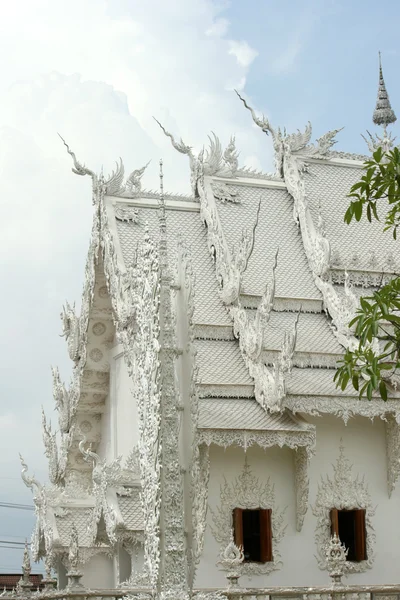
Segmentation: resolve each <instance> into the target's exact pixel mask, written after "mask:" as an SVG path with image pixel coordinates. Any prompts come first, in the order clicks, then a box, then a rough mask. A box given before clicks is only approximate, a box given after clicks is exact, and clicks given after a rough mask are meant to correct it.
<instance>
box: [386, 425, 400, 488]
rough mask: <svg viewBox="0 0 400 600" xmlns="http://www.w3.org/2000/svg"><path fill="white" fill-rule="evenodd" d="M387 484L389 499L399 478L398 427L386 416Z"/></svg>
mask: <svg viewBox="0 0 400 600" xmlns="http://www.w3.org/2000/svg"><path fill="white" fill-rule="evenodd" d="M385 432H386V460H387V483H388V493H389V498H390V497H391V495H392V492H393V491H394V489H395V487H396V483H397V481H398V479H399V477H400V425H399V423H398V422H396V419H395V418H394V417H393V416H391V415H388V416H387V417H386V420H385Z"/></svg>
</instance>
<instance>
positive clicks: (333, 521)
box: [330, 508, 339, 537]
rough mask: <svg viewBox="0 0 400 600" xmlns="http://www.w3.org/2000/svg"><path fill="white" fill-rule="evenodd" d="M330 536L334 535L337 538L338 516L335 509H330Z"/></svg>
mask: <svg viewBox="0 0 400 600" xmlns="http://www.w3.org/2000/svg"><path fill="white" fill-rule="evenodd" d="M330 514H331V535H334V534H335V533H336V535H337V536H338V537H339V514H338V509H337V508H332V510H331V513H330Z"/></svg>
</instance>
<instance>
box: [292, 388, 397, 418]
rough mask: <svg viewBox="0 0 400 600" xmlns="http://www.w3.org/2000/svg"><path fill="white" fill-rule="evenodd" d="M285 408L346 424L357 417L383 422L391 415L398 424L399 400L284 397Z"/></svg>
mask: <svg viewBox="0 0 400 600" xmlns="http://www.w3.org/2000/svg"><path fill="white" fill-rule="evenodd" d="M284 406H285V408H288V409H289V410H291V411H292V412H293V413H294V414H296V413H305V414H307V415H311V416H313V417H319V416H321V415H322V414H330V415H334V416H335V417H339V418H341V419H343V421H344V423H346V424H347V423H348V421H349V419H350V418H351V417H354V416H355V415H359V416H360V417H366V418H368V419H371V421H372V420H373V419H375V418H376V417H380V418H381V419H383V420H385V419H386V417H387V415H393V416H394V418H395V420H396V422H397V423H400V402H399V400H387V401H386V402H384V401H383V400H381V399H380V398H378V397H375V398H373V400H372V401H371V402H369V401H368V400H365V399H364V400H359V399H358V398H354V397H353V398H351V397H343V398H338V397H337V396H336V397H335V396H292V395H288V396H286V398H285V400H284Z"/></svg>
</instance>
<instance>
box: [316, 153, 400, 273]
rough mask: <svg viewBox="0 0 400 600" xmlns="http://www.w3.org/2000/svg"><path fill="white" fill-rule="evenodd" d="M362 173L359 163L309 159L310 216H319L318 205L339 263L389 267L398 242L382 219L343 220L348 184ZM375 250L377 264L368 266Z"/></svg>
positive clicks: (398, 265)
mask: <svg viewBox="0 0 400 600" xmlns="http://www.w3.org/2000/svg"><path fill="white" fill-rule="evenodd" d="M362 175H363V171H362V169H361V167H360V168H359V169H357V168H348V167H345V166H339V165H330V164H329V163H327V164H319V163H311V164H310V165H309V173H306V174H305V175H304V181H305V186H306V194H307V198H308V201H309V205H310V210H311V212H312V216H313V220H314V222H315V223H316V222H317V219H318V207H319V206H321V215H322V218H323V220H324V224H325V231H326V237H327V238H328V240H329V242H330V243H331V248H332V257H337V256H338V257H340V263H341V266H342V267H344V268H346V269H350V268H351V267H354V266H355V267H358V268H361V269H364V270H367V271H369V270H375V271H381V270H386V271H392V269H391V268H389V266H388V263H387V257H388V254H389V253H392V255H393V257H394V259H395V260H396V262H397V268H399V267H400V262H399V245H398V242H396V241H395V240H393V236H392V234H391V232H390V231H387V232H386V233H383V223H382V221H375V220H374V221H373V222H372V223H369V222H368V220H367V218H366V216H365V215H364V217H363V218H362V219H361V221H360V222H356V221H352V222H351V223H350V225H347V224H346V223H345V222H344V221H343V217H344V214H345V212H346V209H347V207H348V206H349V203H350V199H349V198H348V197H347V195H348V194H349V192H350V188H351V186H352V185H353V184H354V183H356V182H357V181H359V180H360V179H361V177H362ZM372 252H374V254H375V257H376V265H375V266H374V267H373V268H372V266H371V253H372Z"/></svg>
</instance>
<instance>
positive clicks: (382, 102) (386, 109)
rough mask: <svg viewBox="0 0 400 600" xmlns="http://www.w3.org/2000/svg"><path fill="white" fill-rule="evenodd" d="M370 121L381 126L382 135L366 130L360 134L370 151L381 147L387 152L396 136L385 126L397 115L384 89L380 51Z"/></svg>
mask: <svg viewBox="0 0 400 600" xmlns="http://www.w3.org/2000/svg"><path fill="white" fill-rule="evenodd" d="M372 121H373V122H374V123H375V125H379V126H381V127H382V128H383V135H382V136H379V135H377V134H375V135H372V134H371V133H370V132H369V131H367V136H368V138H366V137H365V136H362V137H363V138H364V141H365V142H366V144H367V146H368V149H369V151H370V152H375V150H377V149H378V148H382V150H383V151H384V152H389V151H390V150H392V148H393V146H394V141H395V139H396V138H394V137H392V134H391V133H388V132H387V126H388V125H391V124H392V123H395V122H396V121H397V117H396V115H395V112H394V110H393V109H392V106H391V104H390V100H389V94H388V93H387V90H386V84H385V80H384V78H383V71H382V61H381V53H380V52H379V85H378V97H377V99H376V105H375V110H374V113H373V115H372Z"/></svg>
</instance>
